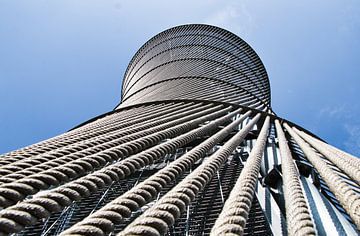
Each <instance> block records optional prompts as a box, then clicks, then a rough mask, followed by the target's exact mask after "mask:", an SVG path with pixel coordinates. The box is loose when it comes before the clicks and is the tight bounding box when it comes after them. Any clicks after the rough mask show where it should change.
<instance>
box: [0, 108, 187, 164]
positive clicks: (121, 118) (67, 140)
mask: <svg viewBox="0 0 360 236" xmlns="http://www.w3.org/2000/svg"><path fill="white" fill-rule="evenodd" d="M179 106H181V104H174V105H170V104H163V105H155V106H146V107H139V108H134V109H131V110H125V111H121V112H118V113H116V114H113V115H111V116H106V117H104V118H102V119H98V120H96V121H94V122H91V123H90V124H88V125H84V126H83V127H80V128H78V129H76V130H73V131H69V132H67V133H64V134H62V135H59V136H57V137H54V138H51V139H48V140H45V141H42V142H40V143H37V144H33V145H31V146H28V147H25V148H22V149H19V150H16V151H13V152H10V153H7V154H4V155H1V159H0V164H1V165H7V164H11V163H15V162H17V161H19V160H22V159H25V158H27V157H30V156H31V157H32V158H33V156H35V155H40V154H43V153H48V152H52V153H53V152H55V151H56V150H58V149H60V148H62V147H66V146H69V145H71V144H76V143H78V142H81V141H84V140H87V139H89V138H97V137H98V136H99V135H101V134H103V133H105V132H110V131H114V130H117V129H121V128H124V127H127V126H129V125H131V124H133V125H134V124H136V123H137V122H140V121H141V119H142V118H143V117H146V116H148V115H147V114H151V113H158V112H160V111H162V110H164V109H170V108H172V107H179Z"/></svg>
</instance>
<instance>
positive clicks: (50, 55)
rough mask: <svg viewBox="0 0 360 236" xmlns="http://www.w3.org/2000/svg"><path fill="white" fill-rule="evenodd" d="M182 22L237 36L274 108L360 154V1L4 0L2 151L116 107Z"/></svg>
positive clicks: (0, 6)
mask: <svg viewBox="0 0 360 236" xmlns="http://www.w3.org/2000/svg"><path fill="white" fill-rule="evenodd" d="M186 23H207V24H213V25H217V26H220V27H223V28H225V29H228V30H230V31H232V32H233V33H235V34H237V35H239V36H240V37H241V38H242V39H244V40H245V41H246V42H248V43H249V44H250V45H251V46H252V47H253V48H254V49H255V51H256V52H257V53H258V54H259V56H260V58H261V59H262V61H263V63H264V64H265V67H266V69H267V72H268V74H269V78H270V83H271V88H272V106H273V108H274V110H275V111H276V112H277V114H278V115H280V116H282V117H284V118H287V119H289V120H292V121H293V122H295V123H297V124H299V125H301V126H303V127H304V128H306V129H308V130H310V131H312V132H314V133H315V134H317V135H319V136H320V137H322V138H323V139H325V140H327V141H328V142H329V143H331V144H334V145H335V146H337V147H340V148H342V149H345V150H346V151H348V152H350V153H352V154H355V155H358V156H360V119H359V117H360V104H359V98H360V95H359V93H360V3H359V1H357V0H338V1H335V0H312V1H309V0H303V1H285V0H283V1H280V0H274V1H266V0H262V1H260V0H249V1H247V0H246V1H244V0H243V1H240V0H226V1H225V0H209V1H201V0H198V1H193V0H181V1H165V0H164V1H160V0H152V1H147V0H142V1H139V0H126V1H125V0H117V1H116V0H98V1H94V0H52V1H48V0H23V1H20V0H0V101H1V103H0V153H4V152H7V151H10V150H14V149H17V148H20V147H23V146H26V145H29V144H32V143H35V142H38V141H40V140H43V139H47V138H50V137H52V136H54V135H57V134H60V133H63V132H65V131H66V130H68V129H70V128H72V127H74V126H75V125H77V124H79V123H81V122H83V121H85V120H87V119H90V118H92V117H94V116H96V115H99V114H101V113H103V112H107V111H109V110H111V109H113V108H114V107H115V105H116V104H117V103H118V101H119V99H120V88H121V80H122V76H123V74H124V71H125V69H126V66H127V64H128V62H129V60H130V59H131V57H132V55H133V54H134V53H135V52H136V50H137V49H138V48H139V47H140V46H141V45H142V44H143V43H144V42H146V41H147V40H148V39H149V38H150V37H152V36H153V35H155V34H157V33H159V32H161V31H163V30H165V29H167V28H170V27H172V26H175V25H180V24H186Z"/></svg>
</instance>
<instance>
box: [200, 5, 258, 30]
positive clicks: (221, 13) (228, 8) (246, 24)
mask: <svg viewBox="0 0 360 236" xmlns="http://www.w3.org/2000/svg"><path fill="white" fill-rule="evenodd" d="M205 23H206V24H210V25H216V26H219V27H222V28H225V29H228V30H230V31H231V32H233V33H235V34H237V35H240V36H246V35H249V34H251V33H252V31H253V29H254V27H255V24H254V18H253V16H252V14H250V12H249V10H248V8H247V4H246V1H240V2H239V1H230V3H228V4H224V6H223V7H222V8H221V9H219V10H218V11H216V12H214V13H213V14H210V17H208V18H207V19H205Z"/></svg>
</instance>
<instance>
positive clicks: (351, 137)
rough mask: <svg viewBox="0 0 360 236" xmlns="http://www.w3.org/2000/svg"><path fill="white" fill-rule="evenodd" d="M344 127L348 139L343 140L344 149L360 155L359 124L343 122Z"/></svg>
mask: <svg viewBox="0 0 360 236" xmlns="http://www.w3.org/2000/svg"><path fill="white" fill-rule="evenodd" d="M344 128H345V131H346V132H347V134H348V139H347V140H345V142H344V145H345V148H346V150H347V151H348V152H350V153H352V154H354V155H355V156H360V125H350V124H345V125H344Z"/></svg>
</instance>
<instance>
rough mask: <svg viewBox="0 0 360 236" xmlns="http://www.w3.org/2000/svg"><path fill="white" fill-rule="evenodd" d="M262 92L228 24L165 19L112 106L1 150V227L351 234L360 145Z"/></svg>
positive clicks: (252, 61)
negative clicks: (327, 134)
mask: <svg viewBox="0 0 360 236" xmlns="http://www.w3.org/2000/svg"><path fill="white" fill-rule="evenodd" d="M270 100H271V99H270V85H269V80H268V77H267V74H266V70H265V68H264V66H263V64H262V62H261V60H260V59H259V57H258V56H257V55H256V53H255V52H254V50H252V49H251V48H250V46H249V45H248V44H247V43H245V42H244V41H243V40H241V39H240V38H239V37H237V36H236V35H234V34H232V33H230V32H228V31H226V30H223V29H220V28H217V27H214V26H209V25H183V26H178V27H174V28H171V29H168V30H166V31H164V32H162V33H160V34H158V35H156V36H155V37H153V38H152V39H150V40H149V41H148V42H147V43H145V44H144V45H143V46H142V47H141V48H140V49H139V50H138V52H137V53H136V54H135V56H134V57H133V59H132V60H131V62H130V64H129V66H128V68H127V71H126V73H125V76H124V79H123V85H122V99H121V103H120V104H119V105H118V106H117V107H116V108H115V109H114V110H113V111H111V112H109V113H106V114H103V115H100V116H98V117H95V118H93V119H91V120H89V121H87V122H85V123H83V124H81V125H79V126H77V127H75V128H74V129H72V130H70V131H68V132H66V133H64V134H62V135H59V136H57V137H54V138H51V139H49V140H45V141H43V142H40V143H37V144H34V145H31V146H28V147H25V148H22V149H19V150H15V151H12V152H9V153H6V154H3V155H2V156H1V157H0V207H1V209H0V234H1V235H8V234H15V235H58V234H61V235H115V234H116V235H168V236H176V235H179V236H180V235H358V234H359V228H360V214H359V212H360V187H359V184H360V169H359V166H360V161H359V159H358V158H356V157H354V156H351V155H350V154H347V153H345V152H343V151H341V150H339V149H337V148H335V147H332V146H331V145H328V144H327V143H326V142H324V141H323V140H321V139H319V138H318V137H316V136H315V135H313V134H311V133H310V132H308V131H306V130H305V129H303V128H302V127H299V126H297V125H296V124H293V123H292V122H290V121H287V120H286V119H283V118H280V117H278V116H276V115H275V114H274V112H273V111H272V109H271V105H270V102H271V101H270Z"/></svg>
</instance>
